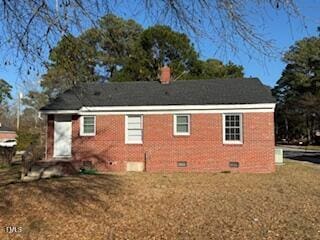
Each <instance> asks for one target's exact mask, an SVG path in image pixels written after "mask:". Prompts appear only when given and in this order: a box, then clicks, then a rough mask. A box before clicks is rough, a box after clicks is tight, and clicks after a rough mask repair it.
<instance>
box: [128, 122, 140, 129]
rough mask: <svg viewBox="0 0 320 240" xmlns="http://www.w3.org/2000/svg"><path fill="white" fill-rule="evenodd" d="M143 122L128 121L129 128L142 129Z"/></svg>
mask: <svg viewBox="0 0 320 240" xmlns="http://www.w3.org/2000/svg"><path fill="white" fill-rule="evenodd" d="M140 128H141V124H140V123H128V129H140Z"/></svg>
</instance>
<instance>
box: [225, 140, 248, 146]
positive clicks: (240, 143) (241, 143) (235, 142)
mask: <svg viewBox="0 0 320 240" xmlns="http://www.w3.org/2000/svg"><path fill="white" fill-rule="evenodd" d="M223 145H238V146H242V145H243V142H242V141H224V142H223Z"/></svg>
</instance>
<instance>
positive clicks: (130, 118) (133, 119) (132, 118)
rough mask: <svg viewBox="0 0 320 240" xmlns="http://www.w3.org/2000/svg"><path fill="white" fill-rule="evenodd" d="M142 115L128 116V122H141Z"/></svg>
mask: <svg viewBox="0 0 320 240" xmlns="http://www.w3.org/2000/svg"><path fill="white" fill-rule="evenodd" d="M140 122H141V117H140V116H128V123H140Z"/></svg>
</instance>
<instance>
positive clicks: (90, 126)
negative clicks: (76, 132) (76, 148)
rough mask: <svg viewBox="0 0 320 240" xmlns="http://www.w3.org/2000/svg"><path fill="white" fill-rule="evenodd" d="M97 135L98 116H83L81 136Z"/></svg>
mask: <svg viewBox="0 0 320 240" xmlns="http://www.w3.org/2000/svg"><path fill="white" fill-rule="evenodd" d="M95 135H96V116H81V118H80V136H95Z"/></svg>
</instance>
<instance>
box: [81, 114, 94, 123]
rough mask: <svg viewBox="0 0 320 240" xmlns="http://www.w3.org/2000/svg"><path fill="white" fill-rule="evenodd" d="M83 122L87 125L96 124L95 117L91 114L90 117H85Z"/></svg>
mask: <svg viewBox="0 0 320 240" xmlns="http://www.w3.org/2000/svg"><path fill="white" fill-rule="evenodd" d="M83 124H84V125H87V124H92V125H93V124H94V117H92V116H90V117H83Z"/></svg>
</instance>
